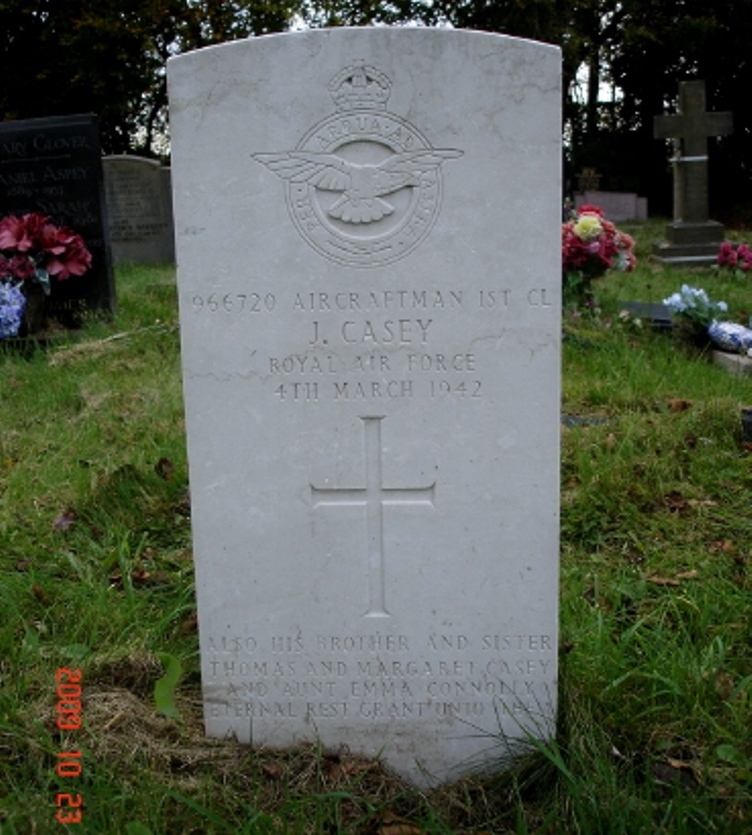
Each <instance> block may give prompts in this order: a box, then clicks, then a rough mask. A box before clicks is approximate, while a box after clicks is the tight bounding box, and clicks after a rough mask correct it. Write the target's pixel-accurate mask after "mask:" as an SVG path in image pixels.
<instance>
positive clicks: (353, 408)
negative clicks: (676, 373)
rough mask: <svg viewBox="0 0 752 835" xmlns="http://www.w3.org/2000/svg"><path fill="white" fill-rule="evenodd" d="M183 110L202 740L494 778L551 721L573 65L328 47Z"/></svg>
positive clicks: (176, 89)
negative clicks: (564, 135) (316, 744)
mask: <svg viewBox="0 0 752 835" xmlns="http://www.w3.org/2000/svg"><path fill="white" fill-rule="evenodd" d="M168 83H169V93H170V108H171V135H172V142H173V145H172V150H173V156H172V164H173V169H172V170H173V190H174V195H173V197H174V205H175V217H176V231H177V238H176V241H177V255H178V285H179V296H180V319H181V335H182V361H183V377H184V389H185V397H186V419H187V433H188V453H189V462H190V479H191V496H192V503H193V506H192V520H193V536H194V554H195V561H196V578H197V597H198V612H199V624H200V627H199V629H200V651H201V667H202V679H203V694H204V711H205V723H206V729H207V732H208V734H209V735H211V736H216V737H232V738H236V739H238V740H240V741H242V742H252V743H254V744H261V745H266V746H274V747H286V746H289V745H292V744H294V743H296V742H298V741H302V740H311V739H317V740H319V741H320V742H321V744H323V745H324V746H331V747H337V748H339V747H340V746H347V748H348V749H349V750H350V751H352V752H357V753H360V754H365V755H370V756H382V757H383V760H384V762H385V763H386V764H387V765H389V766H391V767H392V768H393V769H395V770H396V771H397V772H398V773H400V774H402V775H403V776H405V777H406V778H408V779H410V780H412V781H414V782H415V783H417V784H435V783H440V782H443V781H446V780H450V779H453V778H455V777H458V776H461V775H463V774H465V773H467V772H469V771H472V770H474V769H476V768H479V767H486V768H487V767H490V766H492V765H496V766H498V765H499V763H500V762H501V760H502V758H503V757H504V756H507V755H509V754H510V751H514V750H518V749H517V748H516V747H515V746H516V744H517V743H518V744H519V746H523V745H524V742H523V741H522V738H523V737H525V736H526V734H530V735H534V736H535V737H538V738H545V737H547V736H549V735H550V734H552V733H553V731H554V723H555V719H554V717H555V710H556V681H557V620H558V614H557V610H558V600H557V574H558V570H557V564H558V483H559V470H558V468H559V456H558V443H559V433H560V428H559V391H560V387H559V358H560V337H561V322H560V319H561V312H560V307H561V297H560V285H561V280H560V273H561V263H560V257H561V256H560V211H561V210H560V194H561V174H560V160H561V153H560V139H561V138H560V93H559V88H560V59H559V51H558V49H556V48H554V47H551V46H549V45H544V44H539V43H534V42H531V41H523V40H518V39H514V38H509V37H504V36H500V35H491V34H485V33H470V32H462V31H442V30H418V29H396V28H395V29H390V28H383V29H339V30H320V31H313V32H302V33H294V34H285V35H273V36H267V37H262V38H254V39H251V40H248V41H242V42H235V43H231V44H226V45H222V46H218V47H210V48H207V49H203V50H200V51H197V52H194V53H189V54H186V55H183V56H180V57H177V58H175V59H172V60H171V61H170V62H169V64H168ZM220 404H221V405H220ZM515 741H516V742H515Z"/></svg>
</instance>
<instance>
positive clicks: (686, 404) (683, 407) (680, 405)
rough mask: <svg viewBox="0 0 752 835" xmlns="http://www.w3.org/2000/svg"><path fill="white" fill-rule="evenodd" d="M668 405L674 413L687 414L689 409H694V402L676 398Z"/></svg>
mask: <svg viewBox="0 0 752 835" xmlns="http://www.w3.org/2000/svg"><path fill="white" fill-rule="evenodd" d="M667 405H668V407H669V409H670V410H671V411H672V412H686V411H687V409H691V408H692V401H691V400H683V399H682V398H679V397H675V398H673V399H671V400H669V401H668V404H667Z"/></svg>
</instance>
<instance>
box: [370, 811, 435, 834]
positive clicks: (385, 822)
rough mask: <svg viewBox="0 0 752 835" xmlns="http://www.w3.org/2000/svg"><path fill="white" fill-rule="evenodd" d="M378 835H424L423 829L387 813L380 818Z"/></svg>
mask: <svg viewBox="0 0 752 835" xmlns="http://www.w3.org/2000/svg"><path fill="white" fill-rule="evenodd" d="M378 834H379V835H425V829H421V828H420V827H419V826H414V825H413V824H411V823H410V822H409V821H406V820H405V819H404V818H398V817H397V816H396V815H393V814H391V812H387V813H386V814H385V815H384V816H383V818H382V825H381V826H380V827H379V830H378Z"/></svg>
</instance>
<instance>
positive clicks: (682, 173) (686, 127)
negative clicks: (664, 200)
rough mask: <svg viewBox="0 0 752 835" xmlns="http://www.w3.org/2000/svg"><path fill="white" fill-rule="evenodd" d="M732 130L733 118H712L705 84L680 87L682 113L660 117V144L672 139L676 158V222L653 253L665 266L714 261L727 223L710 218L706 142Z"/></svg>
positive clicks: (657, 125)
mask: <svg viewBox="0 0 752 835" xmlns="http://www.w3.org/2000/svg"><path fill="white" fill-rule="evenodd" d="M731 131H732V116H731V113H728V112H724V113H708V112H707V110H706V103H705V82H704V81H684V82H682V83H681V84H680V85H679V112H678V113H676V114H671V115H662V116H656V117H655V120H654V135H655V138H656V139H672V140H673V142H674V156H673V158H672V160H671V162H672V164H673V168H674V219H673V222H672V223H670V224H669V225H668V226H667V227H666V239H667V240H666V241H664V242H662V243H660V244H656V245H655V248H654V254H655V255H656V256H657V257H658V259H659V260H660V261H663V262H664V263H667V264H698V265H699V264H706V263H712V262H713V261H715V258H716V255H717V253H718V247H719V245H720V243H721V242H722V241H723V238H724V228H723V224H721V223H717V222H716V221H713V220H710V219H709V210H708V137H711V136H725V135H727V134H729V133H731Z"/></svg>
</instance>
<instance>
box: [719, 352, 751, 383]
mask: <svg viewBox="0 0 752 835" xmlns="http://www.w3.org/2000/svg"><path fill="white" fill-rule="evenodd" d="M712 357H713V362H714V363H715V364H716V365H720V366H721V368H725V369H726V371H728V372H729V373H730V374H733V375H734V376H735V377H752V357H745V356H744V355H743V354H730V353H729V352H728V351H713V354H712Z"/></svg>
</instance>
